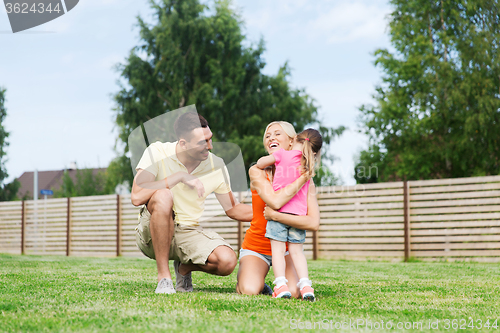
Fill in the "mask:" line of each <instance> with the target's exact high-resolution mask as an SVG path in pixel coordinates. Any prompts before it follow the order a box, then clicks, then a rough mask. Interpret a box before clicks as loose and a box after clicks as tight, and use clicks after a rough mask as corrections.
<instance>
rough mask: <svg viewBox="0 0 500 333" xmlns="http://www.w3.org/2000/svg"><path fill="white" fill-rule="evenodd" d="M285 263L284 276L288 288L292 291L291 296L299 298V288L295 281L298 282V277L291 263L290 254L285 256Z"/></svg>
mask: <svg viewBox="0 0 500 333" xmlns="http://www.w3.org/2000/svg"><path fill="white" fill-rule="evenodd" d="M285 263H286V272H285V277H286V279H287V280H288V282H287V285H288V289H289V290H290V292H291V293H292V297H293V298H301V296H300V290H299V287H298V286H297V283H299V277H298V276H297V271H296V270H295V266H294V265H293V261H292V257H291V256H290V255H287V256H285Z"/></svg>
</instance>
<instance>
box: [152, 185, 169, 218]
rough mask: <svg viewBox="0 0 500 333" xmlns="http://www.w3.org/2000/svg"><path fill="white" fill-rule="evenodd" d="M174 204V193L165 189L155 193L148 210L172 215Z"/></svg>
mask: <svg viewBox="0 0 500 333" xmlns="http://www.w3.org/2000/svg"><path fill="white" fill-rule="evenodd" d="M173 204H174V197H173V196H172V192H171V191H170V190H168V189H163V190H158V191H156V192H155V193H153V195H152V196H151V199H150V200H149V203H148V209H149V210H150V211H151V210H152V211H156V212H166V213H170V212H171V211H172V206H173ZM151 213H152V212H151Z"/></svg>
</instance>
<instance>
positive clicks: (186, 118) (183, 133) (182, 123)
mask: <svg viewBox="0 0 500 333" xmlns="http://www.w3.org/2000/svg"><path fill="white" fill-rule="evenodd" d="M200 127H202V128H206V127H208V121H207V120H206V119H205V118H203V116H202V115H200V114H198V113H196V112H186V113H184V114H182V115H180V116H179V118H177V120H176V121H175V123H174V131H175V135H177V139H181V138H182V139H187V140H191V132H192V131H193V130H194V129H196V128H200Z"/></svg>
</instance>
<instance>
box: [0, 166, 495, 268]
mask: <svg viewBox="0 0 500 333" xmlns="http://www.w3.org/2000/svg"><path fill="white" fill-rule="evenodd" d="M247 194H248V193H239V194H238V195H239V196H240V201H242V202H244V203H248V204H250V203H251V202H250V196H249V195H247ZM317 197H318V202H319V206H320V217H321V223H320V228H319V231H317V232H308V233H307V238H306V243H305V245H304V249H305V252H306V255H307V256H308V257H309V258H314V259H317V258H320V259H323V258H324V259H382V260H391V261H400V260H405V259H408V258H410V257H415V258H418V259H422V260H440V259H448V260H474V261H495V262H496V261H500V176H488V177H474V178H456V179H441V180H424V181H408V182H393V183H377V184H367V185H356V186H333V187H320V188H318V195H317ZM138 212H139V208H137V207H134V206H133V205H132V204H131V202H130V195H122V196H117V195H104V196H92V197H76V198H64V199H47V200H38V201H33V200H29V201H17V202H2V203H0V252H1V253H13V254H20V253H24V254H44V255H71V256H117V255H118V256H142V253H141V252H140V251H139V250H138V248H137V246H136V242H135V227H136V225H137V222H138V219H137V218H138ZM201 225H202V226H203V227H204V228H206V229H212V230H215V231H217V232H218V233H219V234H220V235H221V236H222V237H224V238H225V239H226V240H227V241H228V242H229V243H230V244H231V246H232V247H233V248H234V249H235V250H237V249H239V248H240V246H241V243H242V239H243V236H244V233H245V231H246V230H247V229H248V227H249V226H250V223H248V222H244V223H240V222H238V221H234V220H232V219H230V218H228V217H227V216H226V215H224V212H223V210H222V207H221V206H220V205H219V203H218V202H217V200H216V199H215V197H214V196H213V195H211V196H209V198H208V199H207V201H206V209H205V213H204V221H203V222H201Z"/></svg>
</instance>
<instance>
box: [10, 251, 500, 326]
mask: <svg viewBox="0 0 500 333" xmlns="http://www.w3.org/2000/svg"><path fill="white" fill-rule="evenodd" d="M171 270H172V272H173V268H171ZM309 270H310V278H311V279H312V281H313V283H314V287H315V289H316V295H317V298H318V300H317V302H315V303H310V302H303V301H300V300H275V299H271V297H269V296H240V295H237V294H236V293H235V284H236V270H235V272H234V273H233V274H231V275H230V276H228V277H215V276H210V275H207V274H204V273H199V272H196V273H193V282H194V284H195V286H194V288H195V292H193V293H189V294H180V293H178V294H174V295H156V294H155V293H154V289H155V287H156V264H155V262H154V261H152V260H149V259H134V258H109V259H108V258H106V259H103V258H73V257H69V258H67V257H50V256H17V255H0V331H5V332H46V331H47V332H48V331H51V332H52V331H64V332H69V331H76V332H85V331H92V332H95V331H100V332H127V331H128V332H146V331H162V332H167V331H179V332H180V331H183V332H274V331H291V330H294V328H297V330H298V328H306V329H307V328H313V327H314V326H312V325H314V322H316V329H319V328H320V326H319V325H318V323H317V322H319V321H323V323H322V326H321V328H322V329H321V330H320V331H338V330H339V328H340V325H341V322H344V326H343V328H344V330H345V331H347V330H354V327H355V328H356V331H367V332H371V331H378V332H381V331H403V330H404V329H398V328H397V325H398V323H401V324H399V325H400V328H403V327H404V325H406V326H407V327H409V326H408V325H413V324H412V323H413V322H422V328H421V329H415V330H413V329H412V330H408V331H417V330H418V331H434V332H436V331H456V330H455V329H453V327H458V328H460V326H461V327H462V328H466V330H467V331H470V330H472V329H471V319H472V320H473V322H472V324H473V325H474V327H477V326H478V325H479V320H481V324H482V325H483V328H482V330H481V331H491V332H495V331H496V332H500V319H498V321H497V324H498V326H499V327H498V328H495V327H494V324H495V320H496V319H497V318H499V317H500V296H499V295H500V287H499V285H500V265H498V264H479V263H444V262H436V263H423V262H412V263H387V262H354V261H352V262H351V261H324V260H320V261H309ZM272 277H273V276H272V273H271V274H269V275H268V278H267V283H268V284H270V285H271V281H272ZM446 319H449V320H450V321H449V322H446ZM453 319H456V320H457V321H456V322H452V321H451V320H453ZM429 320H431V322H432V323H433V325H434V327H435V325H436V324H437V325H438V329H437V330H429V329H428V328H427V327H428V325H429ZM436 320H438V322H437V323H436ZM487 320H489V322H488V324H487ZM349 321H350V323H351V324H352V325H356V324H359V326H349ZM382 321H384V324H383V327H384V329H382V326H381V325H382ZM367 322H371V325H372V326H371V327H372V328H373V329H371V328H370V324H368V326H367ZM388 322H390V323H391V324H392V326H393V329H392V330H387V328H386V325H387V323H388ZM455 323H456V325H457V326H455ZM464 323H465V324H464ZM309 325H311V326H309ZM335 325H337V327H335ZM377 325H379V326H378V328H380V329H378V330H376V328H377ZM401 325H403V326H401ZM416 325H418V324H416ZM452 325H453V326H452ZM484 325H487V326H489V328H484ZM446 326H449V329H446ZM416 327H418V326H415V328H416ZM336 328H337V329H336ZM474 330H477V329H476V328H474ZM306 331H310V330H306ZM459 331H464V330H460V329H459Z"/></svg>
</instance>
